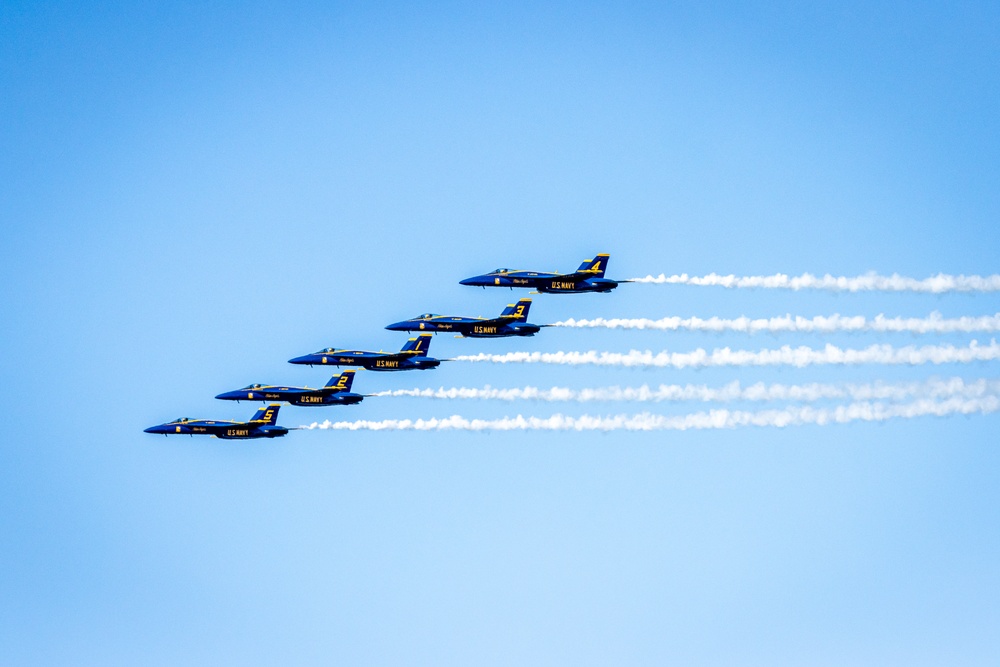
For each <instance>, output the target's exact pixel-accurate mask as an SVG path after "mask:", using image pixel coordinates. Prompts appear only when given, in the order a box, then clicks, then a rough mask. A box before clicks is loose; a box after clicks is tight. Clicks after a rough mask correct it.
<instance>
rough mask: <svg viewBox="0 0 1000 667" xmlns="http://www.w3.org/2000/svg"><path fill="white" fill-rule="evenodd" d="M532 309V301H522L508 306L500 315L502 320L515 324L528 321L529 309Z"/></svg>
mask: <svg viewBox="0 0 1000 667" xmlns="http://www.w3.org/2000/svg"><path fill="white" fill-rule="evenodd" d="M529 308H531V299H521V300H520V301H518V302H517V303H511V304H508V305H507V307H506V308H504V309H503V312H502V313H500V317H501V318H502V319H510V320H514V321H515V322H527V321H528V309H529Z"/></svg>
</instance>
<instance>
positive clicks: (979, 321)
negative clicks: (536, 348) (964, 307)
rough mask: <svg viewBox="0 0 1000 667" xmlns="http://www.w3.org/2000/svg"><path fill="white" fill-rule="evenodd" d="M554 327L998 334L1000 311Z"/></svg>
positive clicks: (610, 321) (601, 321) (608, 321)
mask: <svg viewBox="0 0 1000 667" xmlns="http://www.w3.org/2000/svg"><path fill="white" fill-rule="evenodd" d="M549 326H552V327H571V328H575V329H645V330H650V331H678V330H681V329H685V330H688V331H711V332H723V331H736V332H740V333H751V334H752V333H761V332H766V333H787V332H797V333H813V332H818V333H834V332H843V331H846V332H862V331H877V332H905V333H914V334H929V333H980V332H986V333H995V332H997V331H1000V313H997V314H995V315H986V316H980V317H968V316H965V317H957V318H951V319H946V318H944V317H942V316H941V313H939V312H933V313H931V314H930V315H929V316H927V317H923V318H921V317H886V316H885V315H876V316H875V317H874V318H872V319H868V318H866V317H864V316H863V315H858V316H853V317H848V316H843V315H831V316H829V317H824V316H822V315H820V316H817V317H813V318H811V319H810V318H805V317H800V316H797V315H796V316H794V317H793V316H792V315H785V316H783V317H771V318H759V319H751V318H749V317H737V318H733V319H725V318H720V317H709V318H707V319H702V318H700V317H687V318H682V317H664V318H661V319H658V320H651V319H646V318H636V319H623V318H604V317H598V318H595V319H592V320H576V319H572V318H570V319H568V320H564V321H562V322H555V323H554V324H550V325H549Z"/></svg>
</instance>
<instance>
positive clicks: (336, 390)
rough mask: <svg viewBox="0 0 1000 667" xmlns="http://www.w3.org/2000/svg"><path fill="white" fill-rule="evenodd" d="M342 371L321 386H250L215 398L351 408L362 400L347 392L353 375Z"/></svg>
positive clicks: (349, 389)
mask: <svg viewBox="0 0 1000 667" xmlns="http://www.w3.org/2000/svg"><path fill="white" fill-rule="evenodd" d="M356 372H357V371H344V372H343V373H341V374H340V375H334V376H333V377H332V378H330V381H329V382H327V383H326V386H325V387H322V388H319V389H313V388H311V387H280V386H278V385H273V384H252V385H249V386H247V387H243V388H242V389H237V390H235V391H227V392H225V393H223V394H219V395H218V396H216V398H220V399H222V400H224V401H286V402H288V403H291V404H292V405H302V406H311V405H354V404H355V403H360V402H361V401H363V400H365V397H364V396H362V395H361V394H355V393H353V392H351V384H352V383H353V382H354V374H355V373H356Z"/></svg>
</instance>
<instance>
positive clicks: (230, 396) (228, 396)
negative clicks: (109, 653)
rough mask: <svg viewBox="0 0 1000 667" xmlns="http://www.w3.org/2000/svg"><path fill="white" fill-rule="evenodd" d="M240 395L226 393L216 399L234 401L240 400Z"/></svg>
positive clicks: (234, 392)
mask: <svg viewBox="0 0 1000 667" xmlns="http://www.w3.org/2000/svg"><path fill="white" fill-rule="evenodd" d="M238 394H239V392H238V391H224V392H222V393H221V394H219V395H217V396H216V398H218V399H221V400H223V401H232V400H235V399H236V398H238Z"/></svg>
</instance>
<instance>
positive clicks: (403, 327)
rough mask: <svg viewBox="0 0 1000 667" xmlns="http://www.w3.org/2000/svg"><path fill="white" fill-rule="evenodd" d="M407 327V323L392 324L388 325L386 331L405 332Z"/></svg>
mask: <svg viewBox="0 0 1000 667" xmlns="http://www.w3.org/2000/svg"><path fill="white" fill-rule="evenodd" d="M407 325H408V323H407V322H394V323H393V324H390V325H388V326H387V327H386V329H388V330H389V331H406V330H407Z"/></svg>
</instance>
